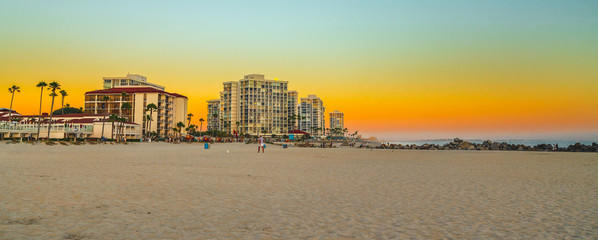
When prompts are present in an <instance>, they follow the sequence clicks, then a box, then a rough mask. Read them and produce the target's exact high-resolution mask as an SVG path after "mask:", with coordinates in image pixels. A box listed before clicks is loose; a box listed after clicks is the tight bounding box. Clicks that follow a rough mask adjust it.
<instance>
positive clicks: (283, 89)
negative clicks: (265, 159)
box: [208, 74, 296, 135]
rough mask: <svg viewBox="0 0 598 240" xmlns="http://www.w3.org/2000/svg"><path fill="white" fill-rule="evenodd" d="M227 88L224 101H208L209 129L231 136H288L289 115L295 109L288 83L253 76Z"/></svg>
mask: <svg viewBox="0 0 598 240" xmlns="http://www.w3.org/2000/svg"><path fill="white" fill-rule="evenodd" d="M223 87H224V89H223V91H222V92H220V99H218V100H210V101H208V126H209V128H210V127H211V128H212V129H214V127H216V128H219V129H220V131H224V132H226V133H229V134H233V133H234V132H237V133H240V134H250V135H260V134H261V135H272V134H276V135H284V134H287V133H288V131H289V120H288V118H289V111H292V108H294V107H293V106H289V104H290V103H289V91H288V82H287V81H279V80H277V79H274V80H268V79H265V77H264V75H261V74H250V75H246V76H244V77H243V79H241V80H238V81H229V82H224V83H223ZM295 93H296V92H295ZM295 96H296V94H295ZM291 102H292V100H291ZM289 107H290V108H291V109H290V108H289ZM214 116H217V117H214Z"/></svg>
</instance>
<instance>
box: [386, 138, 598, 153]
mask: <svg viewBox="0 0 598 240" xmlns="http://www.w3.org/2000/svg"><path fill="white" fill-rule="evenodd" d="M375 148H379V149H417V150H495V151H501V150H502V151H558V152H598V144H597V143H595V142H594V143H592V145H585V144H580V143H576V144H573V145H569V146H568V147H557V146H556V145H552V144H538V145H536V146H528V145H524V144H509V143H506V142H492V141H490V140H486V141H484V142H482V143H471V142H468V141H464V140H461V139H459V138H455V139H453V141H452V142H450V143H447V144H444V145H438V144H423V145H415V144H408V145H407V144H406V145H402V144H382V145H379V146H377V147H375Z"/></svg>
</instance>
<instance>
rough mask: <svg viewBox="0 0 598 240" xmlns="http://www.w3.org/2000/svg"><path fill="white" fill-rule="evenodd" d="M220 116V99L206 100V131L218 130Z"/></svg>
mask: <svg viewBox="0 0 598 240" xmlns="http://www.w3.org/2000/svg"><path fill="white" fill-rule="evenodd" d="M219 116H220V99H212V100H208V117H207V119H208V131H212V130H218V129H220V128H219V126H220V125H219V124H218V123H219V122H220V121H219V119H220V118H219Z"/></svg>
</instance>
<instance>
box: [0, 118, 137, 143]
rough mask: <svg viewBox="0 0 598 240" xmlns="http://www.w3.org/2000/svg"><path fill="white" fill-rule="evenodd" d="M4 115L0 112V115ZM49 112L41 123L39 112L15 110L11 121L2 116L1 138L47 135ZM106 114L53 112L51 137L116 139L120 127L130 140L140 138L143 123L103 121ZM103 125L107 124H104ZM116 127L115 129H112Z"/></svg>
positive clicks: (0, 125) (0, 119) (46, 136)
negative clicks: (60, 113) (22, 112)
mask: <svg viewBox="0 0 598 240" xmlns="http://www.w3.org/2000/svg"><path fill="white" fill-rule="evenodd" d="M0 115H1V114H0ZM49 117H50V116H49V115H48V114H47V113H44V114H42V120H41V121H42V122H41V125H40V124H38V119H39V116H38V115H20V114H18V113H16V112H14V111H13V113H12V115H11V120H12V121H9V119H8V117H7V116H2V117H0V137H2V138H28V137H31V138H37V133H38V128H39V137H40V138H48V126H49V120H50V119H49ZM104 117H105V116H104V115H100V114H83V113H72V114H64V115H53V116H52V125H51V129H50V138H55V139H62V138H74V137H77V138H100V137H102V130H103V131H104V132H103V134H104V135H103V136H104V137H106V138H115V137H116V136H115V134H116V133H117V130H119V128H120V130H119V131H122V136H123V137H125V138H127V139H139V138H141V126H140V125H139V124H136V123H132V122H124V123H119V122H115V123H114V124H113V123H112V122H111V121H109V120H108V119H106V122H105V123H104V124H103V120H104ZM102 125H104V126H102ZM112 126H114V131H113V130H112Z"/></svg>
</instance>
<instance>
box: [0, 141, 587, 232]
mask: <svg viewBox="0 0 598 240" xmlns="http://www.w3.org/2000/svg"><path fill="white" fill-rule="evenodd" d="M227 150H228V151H229V153H226V151H227ZM256 151H257V149H256V146H254V145H245V144H219V145H214V146H213V147H212V149H209V150H204V149H203V146H202V145H198V144H174V145H173V144H165V143H151V144H148V143H145V144H139V143H138V144H131V145H84V146H63V145H57V146H46V145H35V146H33V145H28V144H11V145H8V144H2V145H0V179H1V181H0V189H1V193H0V238H2V239H393V238H394V239H410V238H413V239H505V238H506V239H595V238H598V221H597V220H598V154H594V153H544V152H493V151H484V152H475V151H407V150H404V151H398V150H395V151H391V150H363V149H301V148H290V149H282V148H279V147H275V146H269V147H268V148H267V149H266V151H267V152H266V153H265V154H257V153H256Z"/></svg>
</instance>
